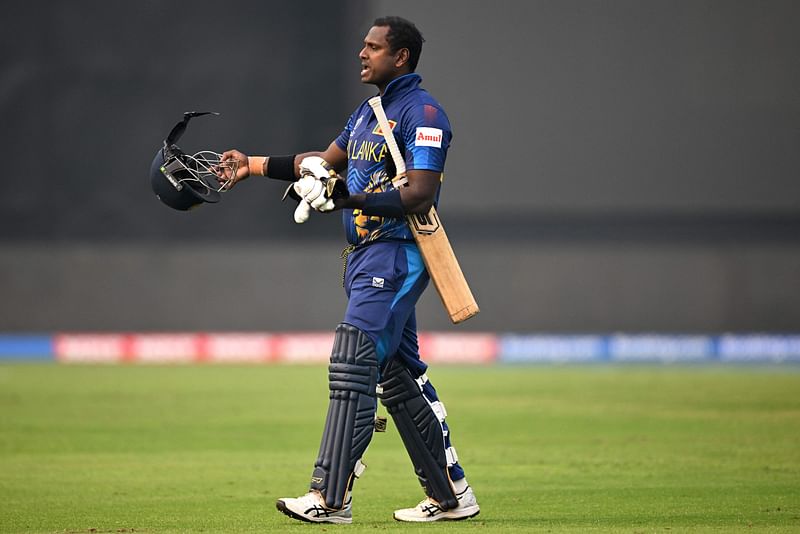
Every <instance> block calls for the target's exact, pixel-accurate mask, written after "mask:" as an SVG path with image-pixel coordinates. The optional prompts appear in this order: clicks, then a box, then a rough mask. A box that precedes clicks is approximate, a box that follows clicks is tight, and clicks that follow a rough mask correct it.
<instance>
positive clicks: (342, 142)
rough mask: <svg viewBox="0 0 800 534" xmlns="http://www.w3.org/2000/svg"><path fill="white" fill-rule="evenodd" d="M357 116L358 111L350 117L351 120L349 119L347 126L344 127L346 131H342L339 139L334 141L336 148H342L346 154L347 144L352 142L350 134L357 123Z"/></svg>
mask: <svg viewBox="0 0 800 534" xmlns="http://www.w3.org/2000/svg"><path fill="white" fill-rule="evenodd" d="M357 114H358V110H356V111H355V112H353V114H352V115H350V118H348V119H347V124H345V126H344V130H342V133H340V134H339V137H337V138H336V140H335V141H334V142H335V143H336V146H338V147H339V148H341V149H342V150H343V151H344V152H347V143H349V142H350V134H352V133H353V123H354V122H355V117H356V115H357Z"/></svg>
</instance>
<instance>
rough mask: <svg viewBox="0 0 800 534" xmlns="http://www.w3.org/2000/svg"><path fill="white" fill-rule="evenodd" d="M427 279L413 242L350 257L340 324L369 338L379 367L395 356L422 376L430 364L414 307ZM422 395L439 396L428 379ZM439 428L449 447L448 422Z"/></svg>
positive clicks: (455, 471)
mask: <svg viewBox="0 0 800 534" xmlns="http://www.w3.org/2000/svg"><path fill="white" fill-rule="evenodd" d="M429 281H430V278H429V276H428V271H427V270H426V269H425V265H424V263H423V262H422V256H421V255H420V253H419V249H418V248H417V245H416V244H415V243H413V242H405V241H385V242H377V243H374V244H371V245H368V246H365V247H361V248H358V249H356V250H355V251H354V252H352V253H351V254H350V255H349V256H348V258H347V271H346V273H345V292H346V293H347V298H348V304H347V311H346V312H345V316H344V322H345V323H347V324H350V325H353V326H355V327H358V328H359V329H360V330H362V331H363V332H365V333H366V334H367V335H368V336H369V337H370V338H371V339H372V341H373V343H374V344H375V350H376V352H377V353H378V362H379V366H380V369H381V370H382V369H383V368H385V366H386V363H387V362H388V361H389V359H391V358H399V359H400V360H401V361H402V362H403V364H404V365H405V367H406V368H407V369H408V370H409V371H410V372H411V375H412V376H413V377H414V378H419V377H421V376H422V375H423V374H424V373H425V371H426V369H427V368H428V366H427V364H426V363H425V362H423V361H422V360H421V359H420V356H419V343H418V341H417V320H416V316H415V313H414V309H415V307H416V305H417V301H418V300H419V297H420V296H421V295H422V292H423V291H425V288H426V287H427V286H428V282H429ZM422 394H423V395H424V396H425V397H426V398H427V399H428V402H436V401H438V400H439V397H438V396H437V394H436V390H435V389H434V387H433V385H432V384H431V383H430V381H427V382H425V384H424V385H423V387H422ZM442 428H443V430H444V435H445V447H450V446H451V444H450V430H449V428H448V426H447V423H444V422H443V423H442ZM450 478H451V479H452V480H459V479H461V478H464V471H463V469H462V468H461V466H460V465H459V464H458V463H456V464H454V465H452V466H450Z"/></svg>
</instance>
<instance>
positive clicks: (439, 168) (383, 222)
mask: <svg viewBox="0 0 800 534" xmlns="http://www.w3.org/2000/svg"><path fill="white" fill-rule="evenodd" d="M421 82H422V78H421V77H420V76H419V75H418V74H414V73H412V74H406V75H405V76H401V77H399V78H396V79H394V80H392V81H391V82H390V83H389V85H388V86H387V87H386V91H385V92H384V95H383V96H382V97H381V101H382V102H383V109H384V111H385V112H386V117H387V118H388V119H389V124H390V125H391V126H392V131H393V132H394V134H395V139H397V144H398V146H399V147H400V152H401V153H402V154H403V155H404V159H405V163H406V169H407V170H409V171H410V170H426V171H434V172H439V173H443V172H444V162H445V159H446V157H447V149H448V147H449V146H450V141H451V139H452V135H453V134H452V132H451V130H450V121H449V120H448V119H447V115H446V114H445V112H444V109H442V106H441V105H440V104H439V103H438V102H437V101H436V100H435V99H434V98H433V97H432V96H431V95H430V94H428V92H427V91H426V90H424V89H422V88H421V87H420V86H419V85H420V83H421ZM335 142H336V145H337V146H338V147H339V148H341V149H342V150H344V151H346V152H347V188H348V190H349V191H350V192H351V193H379V192H382V191H389V190H391V189H394V187H393V186H392V182H391V178H392V177H391V176H388V175H387V173H386V169H385V163H386V161H387V158H389V159H391V155H390V154H389V149H388V148H387V147H386V142H385V141H384V138H383V134H382V132H381V129H380V127H379V126H378V120H377V118H376V117H375V113H374V112H373V111H372V108H371V107H370V106H369V104H368V102H367V101H366V100H365V101H364V102H362V104H361V105H360V106H359V107H358V109H356V111H355V112H354V113H353V114H352V115H350V118H349V119H348V120H347V125H346V126H345V128H344V130H343V131H342V133H341V134H339V137H337V138H336V141H335ZM437 201H438V192H437ZM342 218H343V222H344V228H345V232H346V234H347V241H348V242H349V243H351V244H353V245H359V244H362V243H367V242H371V241H376V240H380V239H391V240H408V241H412V240H413V239H414V238H413V236H412V235H411V231H410V230H409V229H408V225H407V224H406V222H405V219H394V218H391V217H379V216H374V215H364V214H363V213H361V210H343V214H342Z"/></svg>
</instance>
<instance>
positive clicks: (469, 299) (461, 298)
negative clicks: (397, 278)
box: [369, 96, 480, 323]
mask: <svg viewBox="0 0 800 534" xmlns="http://www.w3.org/2000/svg"><path fill="white" fill-rule="evenodd" d="M369 105H370V107H372V109H373V111H374V112H375V117H376V118H377V119H378V124H379V125H380V128H381V132H382V133H383V137H384V139H386V146H387V147H389V153H390V154H391V156H392V160H393V161H394V165H395V168H396V169H397V176H396V177H395V178H394V179H393V180H392V183H393V184H394V186H395V187H396V188H398V189H399V188H401V187H406V186H408V177H407V176H406V163H405V161H403V157H402V155H401V154H400V148H399V147H398V146H397V140H396V139H395V138H394V134H393V133H392V128H391V126H390V125H389V120H388V119H387V118H386V112H384V110H383V104H382V103H381V97H380V96H376V97H373V98H370V99H369ZM406 220H407V221H408V226H409V228H410V229H411V233H412V234H413V235H414V240H415V241H416V242H417V246H418V247H419V251H420V254H422V260H423V261H424V262H425V267H426V268H427V269H428V274H429V275H430V277H431V280H433V285H434V286H435V287H436V291H438V292H439V296H440V297H441V298H442V304H444V307H445V309H446V310H447V313H448V315H450V320H451V321H453V323H460V322H462V321H466V320H467V319H469V318H470V317H472V316H474V315H477V314H478V312H479V311H480V308H478V303H477V302H475V297H473V296H472V291H471V290H470V288H469V284H467V279H466V278H464V273H463V272H462V271H461V266H460V265H459V264H458V259H457V258H456V255H455V253H454V252H453V247H452V246H450V240H449V239H448V238H447V234H446V233H445V231H444V226H442V222H441V221H440V220H439V214H438V213H436V208H435V207H431V209H430V211H428V213H425V214H415V215H412V214H409V215H406Z"/></svg>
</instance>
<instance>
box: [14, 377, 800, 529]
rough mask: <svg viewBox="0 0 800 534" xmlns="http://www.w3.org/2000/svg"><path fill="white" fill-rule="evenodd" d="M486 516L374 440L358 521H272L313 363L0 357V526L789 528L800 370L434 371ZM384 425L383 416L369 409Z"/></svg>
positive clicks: (302, 469) (296, 467)
mask: <svg viewBox="0 0 800 534" xmlns="http://www.w3.org/2000/svg"><path fill="white" fill-rule="evenodd" d="M430 377H431V379H432V381H433V383H434V384H435V385H436V386H437V388H438V390H439V392H440V394H441V395H442V398H443V400H444V401H445V403H446V405H447V408H448V412H449V416H448V422H449V423H450V424H451V427H452V432H453V438H454V444H455V446H456V447H457V449H458V452H459V455H460V457H461V460H462V463H463V465H464V466H465V468H466V470H467V474H468V478H469V480H470V482H471V484H472V485H473V487H474V488H475V492H476V494H477V496H478V499H479V502H480V505H481V510H482V511H481V514H480V515H479V516H478V517H477V518H475V519H473V520H469V521H462V522H455V523H437V524H429V525H409V524H401V523H397V522H395V521H393V520H392V515H391V512H392V510H393V509H394V508H395V507H405V506H412V505H414V504H416V503H417V502H418V501H419V500H420V498H421V496H422V493H421V491H420V488H419V486H418V483H417V482H416V479H415V478H414V476H413V471H412V470H411V468H410V463H409V461H408V459H407V457H406V455H405V452H404V450H403V449H402V444H401V443H400V439H399V437H398V435H397V433H396V431H395V430H394V428H393V427H392V425H391V423H390V428H389V431H388V432H387V433H385V434H376V435H375V438H374V439H373V441H372V444H371V446H370V448H369V450H368V451H367V454H366V457H365V462H366V463H367V464H368V469H367V471H366V473H365V474H364V477H363V478H362V479H361V480H360V481H359V483H358V484H357V486H356V490H355V492H354V505H355V506H354V513H353V516H354V523H353V525H350V526H347V525H310V524H306V523H299V522H295V521H293V520H291V519H289V518H287V517H286V516H284V515H282V514H280V513H279V512H277V511H276V510H275V505H274V501H275V499H276V498H278V497H281V496H295V495H298V494H300V493H303V492H304V491H305V489H306V487H307V483H308V480H309V476H310V473H311V467H312V463H313V461H314V458H315V456H316V453H317V447H318V445H319V436H320V431H321V425H322V421H323V417H324V412H325V408H326V405H327V385H326V371H325V368H324V367H321V366H250V367H248V366H212V365H207V366H202V365H201V366H185V367H181V366H167V367H158V366H108V367H104V366H59V365H55V364H3V365H0V530H2V532H60V533H64V532H98V533H101V532H152V533H156V532H158V533H162V532H163V533H167V532H226V533H237V532H266V531H275V532H331V531H333V530H341V531H347V532H374V531H375V530H378V531H397V532H400V531H403V532H434V531H435V532H554V533H555V532H629V533H645V532H658V533H665V532H755V531H758V532H800V369H798V368H797V367H792V366H787V367H749V366H748V367H725V366H713V365H709V366H697V367H671V366H582V367H573V366H565V367H549V366H541V367H539V366H495V367H438V368H435V369H433V370H432V372H431V373H430ZM381 412H382V413H383V409H382V408H381Z"/></svg>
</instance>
